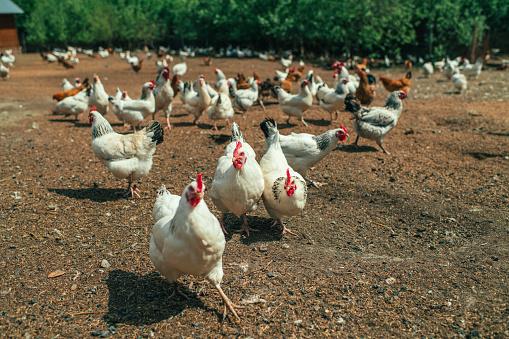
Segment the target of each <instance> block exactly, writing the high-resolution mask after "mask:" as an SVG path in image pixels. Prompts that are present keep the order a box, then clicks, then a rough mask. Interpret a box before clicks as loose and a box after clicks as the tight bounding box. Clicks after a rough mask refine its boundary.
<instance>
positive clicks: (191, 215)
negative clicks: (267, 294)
mask: <svg viewBox="0 0 509 339" xmlns="http://www.w3.org/2000/svg"><path fill="white" fill-rule="evenodd" d="M204 192H205V185H204V184H203V179H202V174H198V177H197V178H196V181H193V182H192V183H191V184H189V185H188V186H187V187H186V188H185V190H184V193H183V194H182V196H181V197H179V196H177V195H173V194H171V193H170V192H168V191H167V190H166V187H165V186H164V185H163V186H162V187H161V189H160V190H159V192H158V195H157V199H156V202H155V204H154V209H153V216H154V219H155V220H156V223H155V224H154V227H153V228H152V236H151V237H150V248H149V254H150V259H151V260H152V263H154V266H155V267H156V269H157V270H158V271H159V272H160V273H161V274H162V275H163V276H165V277H166V279H167V280H168V281H169V282H172V283H173V285H174V289H173V292H172V295H171V297H173V296H174V295H175V292H177V293H179V294H181V295H183V296H184V297H185V298H187V296H186V295H185V294H183V293H182V292H181V291H180V290H179V289H178V284H177V279H178V278H179V277H181V276H182V275H186V274H191V275H195V276H200V277H204V278H205V279H207V280H208V281H209V282H210V283H211V284H212V285H214V287H215V288H216V289H217V291H218V292H219V295H220V296H221V298H222V299H223V302H224V312H223V319H224V318H225V317H226V314H227V310H229V311H230V312H231V313H232V314H233V316H234V317H235V319H237V320H240V318H239V316H238V315H237V312H236V311H235V308H240V307H239V306H236V305H234V304H233V303H232V302H231V301H230V299H229V298H228V297H227V296H226V294H225V293H224V292H223V289H222V288H221V281H222V280H223V252H224V248H225V245H226V241H225V238H224V234H223V231H222V230H221V226H220V225H219V221H218V220H217V218H216V217H215V216H214V215H213V214H212V213H211V212H210V211H209V209H208V207H207V205H206V204H205V201H204V200H203V195H204Z"/></svg>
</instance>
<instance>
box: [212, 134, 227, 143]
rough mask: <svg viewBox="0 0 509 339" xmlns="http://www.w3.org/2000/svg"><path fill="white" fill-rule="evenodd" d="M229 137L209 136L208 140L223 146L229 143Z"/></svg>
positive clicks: (222, 135)
mask: <svg viewBox="0 0 509 339" xmlns="http://www.w3.org/2000/svg"><path fill="white" fill-rule="evenodd" d="M230 137H231V136H230V135H227V134H210V135H209V138H210V139H212V140H213V141H214V142H215V143H216V144H218V145H223V144H225V143H227V142H230Z"/></svg>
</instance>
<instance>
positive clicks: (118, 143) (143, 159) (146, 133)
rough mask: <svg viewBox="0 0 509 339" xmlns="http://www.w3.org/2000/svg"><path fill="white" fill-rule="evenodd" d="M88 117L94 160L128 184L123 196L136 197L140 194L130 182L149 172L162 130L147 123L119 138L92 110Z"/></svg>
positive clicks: (102, 118)
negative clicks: (140, 128) (95, 158)
mask: <svg viewBox="0 0 509 339" xmlns="http://www.w3.org/2000/svg"><path fill="white" fill-rule="evenodd" d="M88 117H89V119H90V124H92V150H93V152H94V154H95V156H96V157H98V158H99V160H101V161H102V163H103V164H104V165H106V167H108V169H109V170H110V172H111V173H112V174H113V175H114V176H115V177H117V178H119V179H127V180H128V183H129V186H128V187H127V192H126V195H131V197H133V198H134V196H135V195H136V196H138V197H139V196H140V195H139V192H140V190H139V189H138V187H137V186H136V184H133V182H134V181H136V180H138V179H140V178H141V177H143V176H145V175H147V174H148V173H149V172H150V169H151V168H152V156H153V155H154V153H155V151H156V146H157V145H159V144H160V143H162V142H163V140H164V130H163V127H162V126H161V124H160V123H159V122H157V121H150V122H149V123H148V124H147V127H145V128H144V129H142V130H141V131H139V132H137V133H134V134H118V133H115V132H114V131H113V128H112V127H111V125H110V124H109V122H108V121H107V120H106V119H105V118H104V117H103V116H102V115H101V114H100V113H99V112H97V110H96V108H95V107H92V108H91V109H90V114H89V116H88Z"/></svg>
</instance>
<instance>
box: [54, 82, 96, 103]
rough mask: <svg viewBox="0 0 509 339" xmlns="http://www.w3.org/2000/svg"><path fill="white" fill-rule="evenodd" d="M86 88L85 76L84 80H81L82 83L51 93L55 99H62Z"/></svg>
mask: <svg viewBox="0 0 509 339" xmlns="http://www.w3.org/2000/svg"><path fill="white" fill-rule="evenodd" d="M87 88H88V78H85V80H83V83H82V84H81V85H79V86H77V87H74V88H71V89H69V90H67V91H63V92H59V93H56V94H53V99H55V100H56V101H60V100H63V99H64V98H67V97H71V96H73V95H76V94H78V93H79V92H81V91H82V90H84V89H87Z"/></svg>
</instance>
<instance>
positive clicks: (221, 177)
mask: <svg viewBox="0 0 509 339" xmlns="http://www.w3.org/2000/svg"><path fill="white" fill-rule="evenodd" d="M263 189H264V181H263V174H262V170H261V168H260V165H258V162H257V161H256V154H255V152H254V151H253V149H252V148H251V146H250V145H249V144H248V143H247V142H246V141H245V139H244V137H243V136H242V132H241V131H240V129H239V126H238V125H237V124H236V123H233V125H232V136H231V138H230V144H229V145H228V146H226V150H225V152H224V155H223V156H222V157H221V158H219V161H218V163H217V168H216V173H215V175H214V180H213V181H212V189H211V191H210V197H211V198H212V201H213V202H214V204H215V205H216V207H217V208H218V209H219V210H220V211H221V213H222V214H221V219H220V223H221V227H223V231H224V232H225V233H226V231H225V229H224V221H223V220H224V215H225V213H228V212H231V213H233V214H235V215H236V216H238V217H240V216H242V217H243V218H244V223H243V224H242V228H241V229H240V230H238V231H237V232H246V233H247V236H249V231H257V230H255V229H252V228H249V227H248V225H247V217H246V213H247V212H249V211H253V210H255V209H256V203H257V202H258V200H260V198H261V196H262V193H263Z"/></svg>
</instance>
